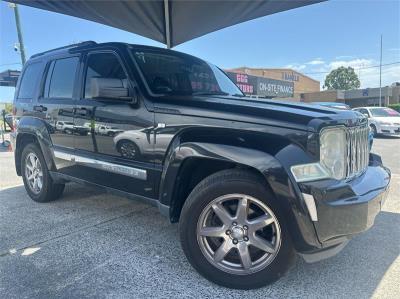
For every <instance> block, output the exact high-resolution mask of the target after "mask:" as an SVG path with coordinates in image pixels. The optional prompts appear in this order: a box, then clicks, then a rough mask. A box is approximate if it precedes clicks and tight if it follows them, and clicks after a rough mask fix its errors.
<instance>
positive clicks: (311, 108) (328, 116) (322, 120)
mask: <svg viewBox="0 0 400 299" xmlns="http://www.w3.org/2000/svg"><path fill="white" fill-rule="evenodd" d="M166 102H168V103H169V104H172V106H171V105H169V107H168V108H167V109H171V108H172V110H175V111H176V113H179V114H189V115H194V116H196V115H197V116H203V115H204V116H205V117H215V118H223V119H229V120H233V121H243V122H250V123H260V124H268V125H275V126H283V127H289V128H293V129H299V130H308V131H319V130H320V129H321V128H322V127H324V126H327V125H346V126H354V125H357V124H359V123H361V122H366V118H365V117H364V116H363V115H362V114H361V113H357V112H355V111H352V110H339V109H334V108H329V107H323V106H319V105H311V104H306V103H299V102H284V101H279V100H267V99H252V98H241V97H231V96H211V97H210V96H207V97H205V96H201V97H200V96H199V97H174V98H172V97H165V98H163V101H162V103H166ZM160 104H161V102H160ZM156 105H157V106H158V103H157V104H156ZM196 108H197V109H196ZM199 108H200V109H199ZM203 113H204V114H203Z"/></svg>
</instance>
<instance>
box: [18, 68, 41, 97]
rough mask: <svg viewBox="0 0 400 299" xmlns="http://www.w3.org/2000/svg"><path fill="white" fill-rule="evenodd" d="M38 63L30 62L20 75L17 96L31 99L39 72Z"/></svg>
mask: <svg viewBox="0 0 400 299" xmlns="http://www.w3.org/2000/svg"><path fill="white" fill-rule="evenodd" d="M40 70H41V69H40V63H32V64H30V65H28V66H27V67H26V68H25V71H24V74H23V75H22V81H21V84H20V86H19V92H18V98H19V99H31V98H33V95H34V92H35V87H36V85H37V84H36V83H37V82H38V79H39V77H40V76H41V73H40Z"/></svg>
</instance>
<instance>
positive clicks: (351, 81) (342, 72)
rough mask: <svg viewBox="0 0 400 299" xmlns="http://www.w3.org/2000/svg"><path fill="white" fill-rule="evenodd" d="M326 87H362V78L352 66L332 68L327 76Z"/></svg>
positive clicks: (346, 88)
mask: <svg viewBox="0 0 400 299" xmlns="http://www.w3.org/2000/svg"><path fill="white" fill-rule="evenodd" d="M324 87H325V88H327V89H331V90H332V89H340V90H349V89H357V88H359V87H360V80H359V79H358V76H357V74H356V73H355V72H354V69H353V68H352V67H347V68H346V67H344V66H341V67H339V68H337V69H335V70H332V71H331V72H330V73H329V74H328V76H326V78H325V83H324Z"/></svg>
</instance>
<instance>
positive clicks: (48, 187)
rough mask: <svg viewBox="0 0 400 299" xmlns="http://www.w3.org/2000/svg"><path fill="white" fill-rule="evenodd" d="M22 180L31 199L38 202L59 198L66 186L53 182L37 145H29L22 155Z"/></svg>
mask: <svg viewBox="0 0 400 299" xmlns="http://www.w3.org/2000/svg"><path fill="white" fill-rule="evenodd" d="M21 167H22V171H21V173H22V178H23V181H24V185H25V189H26V191H27V192H28V195H29V197H30V198H32V199H33V200H34V201H37V202H49V201H52V200H56V199H57V198H59V197H60V196H61V195H62V193H63V191H64V187H65V185H64V184H56V183H54V182H53V180H52V178H51V176H50V173H49V171H48V169H47V166H46V161H45V160H44V157H43V154H42V152H41V150H40V149H39V147H38V146H37V145H36V144H33V143H31V144H28V145H27V146H25V148H24V149H23V151H22V155H21Z"/></svg>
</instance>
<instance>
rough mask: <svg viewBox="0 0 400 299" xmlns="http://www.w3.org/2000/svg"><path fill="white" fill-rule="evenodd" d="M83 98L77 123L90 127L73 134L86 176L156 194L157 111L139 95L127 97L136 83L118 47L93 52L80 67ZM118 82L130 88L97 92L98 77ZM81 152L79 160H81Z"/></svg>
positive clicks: (76, 117) (122, 188)
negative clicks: (117, 93) (118, 94)
mask: <svg viewBox="0 0 400 299" xmlns="http://www.w3.org/2000/svg"><path fill="white" fill-rule="evenodd" d="M82 74H83V75H82V78H83V80H82V84H83V86H82V92H81V98H80V100H79V101H78V102H77V105H76V109H75V118H74V119H75V120H74V122H75V123H74V125H75V126H76V127H79V128H82V130H83V129H84V128H87V129H88V130H89V133H88V134H87V135H85V134H82V135H78V134H76V135H75V148H76V155H77V159H78V160H77V164H79V165H80V166H81V168H82V172H81V173H80V176H82V178H84V179H86V180H89V181H93V182H95V183H99V184H102V185H106V186H108V187H112V188H116V189H119V190H122V191H126V192H130V193H135V194H138V195H141V196H145V197H148V198H155V197H156V193H155V189H154V176H155V175H156V173H157V172H159V171H158V170H156V169H155V168H154V162H153V139H152V138H151V137H152V135H151V133H152V131H153V127H154V114H153V112H150V111H149V110H148V109H147V108H146V107H145V105H144V103H143V102H142V101H141V99H140V98H139V99H138V103H133V102H131V101H130V100H129V98H130V97H131V96H132V93H133V89H132V83H131V82H133V81H132V80H131V78H129V77H128V73H127V71H126V67H125V64H124V62H123V60H122V59H121V58H120V56H119V55H118V53H117V52H114V51H111V50H110V51H101V52H92V53H89V54H88V55H87V57H86V59H85V67H84V70H83V72H82ZM99 79H100V81H102V82H120V84H121V86H123V87H124V88H126V89H127V95H128V96H127V97H125V98H124V99H118V98H112V97H102V96H99V95H98V94H96V95H94V91H93V90H94V89H95V86H93V85H95V84H97V82H100V81H99ZM79 156H82V157H81V161H82V162H81V163H80V162H79V159H80V158H79Z"/></svg>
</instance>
